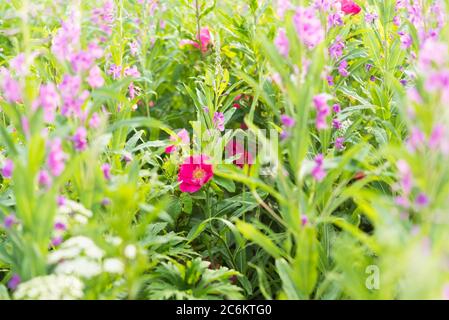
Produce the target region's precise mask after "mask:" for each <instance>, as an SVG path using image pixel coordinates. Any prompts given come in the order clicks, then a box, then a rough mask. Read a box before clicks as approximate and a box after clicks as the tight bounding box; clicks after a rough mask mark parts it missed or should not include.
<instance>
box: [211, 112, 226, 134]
mask: <svg viewBox="0 0 449 320" xmlns="http://www.w3.org/2000/svg"><path fill="white" fill-rule="evenodd" d="M224 121H225V117H224V114H223V113H221V112H215V113H214V118H213V122H214V126H215V128H216V129H218V130H219V131H224V129H225V128H224Z"/></svg>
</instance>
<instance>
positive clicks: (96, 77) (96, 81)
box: [87, 66, 104, 88]
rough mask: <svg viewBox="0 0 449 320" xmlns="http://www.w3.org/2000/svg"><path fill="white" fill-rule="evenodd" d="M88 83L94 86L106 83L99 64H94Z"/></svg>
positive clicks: (97, 86) (98, 86)
mask: <svg viewBox="0 0 449 320" xmlns="http://www.w3.org/2000/svg"><path fill="white" fill-rule="evenodd" d="M87 83H88V84H89V85H90V86H91V87H92V88H100V87H102V86H103V85H104V79H103V75H102V74H101V69H100V68H99V67H98V66H93V67H92V69H90V71H89V76H88V77H87Z"/></svg>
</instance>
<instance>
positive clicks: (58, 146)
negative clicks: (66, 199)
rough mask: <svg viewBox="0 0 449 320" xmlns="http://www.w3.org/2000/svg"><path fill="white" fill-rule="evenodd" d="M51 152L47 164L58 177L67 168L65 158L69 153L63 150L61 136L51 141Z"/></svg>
mask: <svg viewBox="0 0 449 320" xmlns="http://www.w3.org/2000/svg"><path fill="white" fill-rule="evenodd" d="M49 149H50V151H49V153H48V158H47V166H48V168H49V170H50V173H51V174H52V175H53V176H55V177H57V176H59V175H60V174H61V173H62V172H63V171H64V168H65V160H66V159H67V154H65V153H64V151H63V150H62V143H61V139H60V138H55V139H54V140H52V141H51V142H50V143H49Z"/></svg>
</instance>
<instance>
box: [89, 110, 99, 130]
mask: <svg viewBox="0 0 449 320" xmlns="http://www.w3.org/2000/svg"><path fill="white" fill-rule="evenodd" d="M100 123H101V119H100V116H99V115H98V113H97V112H94V113H92V116H91V117H90V120H89V125H90V126H91V127H92V128H94V129H96V128H98V127H99V126H100Z"/></svg>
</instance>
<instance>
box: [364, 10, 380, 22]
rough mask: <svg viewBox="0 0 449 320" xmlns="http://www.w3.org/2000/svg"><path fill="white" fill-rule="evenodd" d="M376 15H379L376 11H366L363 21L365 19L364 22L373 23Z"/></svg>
mask: <svg viewBox="0 0 449 320" xmlns="http://www.w3.org/2000/svg"><path fill="white" fill-rule="evenodd" d="M378 17H379V16H378V15H377V13H375V12H373V13H369V12H367V13H366V14H365V21H366V23H373V22H374V21H376V19H377V18H378Z"/></svg>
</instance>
